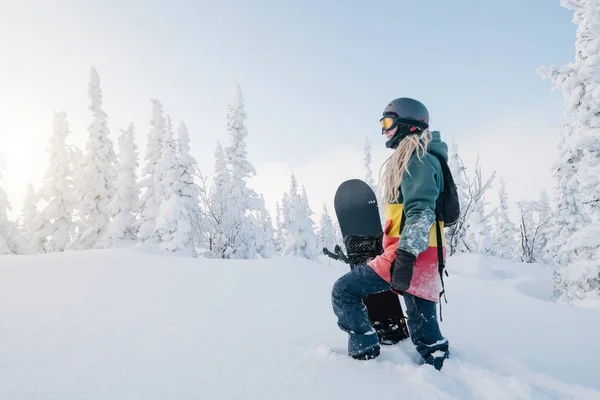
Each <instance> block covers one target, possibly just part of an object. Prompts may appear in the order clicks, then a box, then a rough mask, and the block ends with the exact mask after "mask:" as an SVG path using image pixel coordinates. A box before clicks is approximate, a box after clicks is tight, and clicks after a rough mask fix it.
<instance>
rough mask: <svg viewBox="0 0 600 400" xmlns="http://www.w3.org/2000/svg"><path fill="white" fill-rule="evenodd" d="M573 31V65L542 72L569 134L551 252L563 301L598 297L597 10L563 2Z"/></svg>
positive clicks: (592, 4) (574, 0)
mask: <svg viewBox="0 0 600 400" xmlns="http://www.w3.org/2000/svg"><path fill="white" fill-rule="evenodd" d="M561 5H562V6H563V7H565V8H568V9H569V10H572V11H573V12H574V16H573V22H574V23H575V24H576V25H577V33H576V40H575V60H574V61H573V62H571V63H569V64H568V65H566V66H563V67H556V66H552V67H550V68H540V69H538V72H539V73H540V74H541V75H542V76H543V77H545V78H548V79H550V80H552V81H553V83H554V84H555V89H557V90H560V91H561V92H562V94H563V97H564V101H565V114H566V117H567V125H568V129H567V131H566V132H565V134H564V136H563V138H562V142H561V144H560V155H559V158H558V160H557V163H556V164H557V165H556V169H555V180H556V184H557V190H556V192H557V194H558V199H557V215H556V220H555V224H554V225H555V230H554V232H553V233H554V234H553V236H554V240H553V243H551V247H552V248H555V249H558V250H559V251H558V254H557V257H556V258H557V260H558V263H557V269H556V271H555V275H554V289H555V295H556V296H557V297H559V298H561V299H563V300H566V301H569V302H570V301H574V300H578V299H583V298H585V297H588V296H600V239H598V238H599V237H600V235H599V232H598V231H599V229H598V224H599V223H600V195H599V193H600V191H599V190H598V186H599V185H600V178H599V177H600V115H599V114H598V110H599V109H600V82H599V81H598V79H597V76H598V75H599V74H600V63H598V54H599V53H600V25H599V24H598V21H599V20H600V7H598V4H597V2H596V1H595V0H563V1H562V2H561Z"/></svg>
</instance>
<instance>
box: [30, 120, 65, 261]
mask: <svg viewBox="0 0 600 400" xmlns="http://www.w3.org/2000/svg"><path fill="white" fill-rule="evenodd" d="M68 135H69V124H68V122H67V114H66V113H65V112H64V111H63V112H59V113H55V114H54V120H53V134H52V137H51V138H50V146H49V147H48V154H49V156H48V169H47V170H46V174H45V175H44V181H43V184H42V188H41V189H40V192H39V197H40V198H41V199H43V200H44V201H45V203H46V204H45V205H44V206H42V207H41V209H40V212H39V213H38V214H37V217H36V218H37V221H36V222H35V223H34V225H35V233H34V234H33V236H32V243H33V247H34V249H35V251H46V252H55V251H64V250H65V249H66V248H67V246H68V245H69V242H70V240H71V237H70V233H71V220H72V215H73V211H74V198H75V192H74V190H75V189H74V186H73V173H72V171H71V169H70V165H69V164H70V159H69V158H70V157H69V152H68V150H67V144H66V139H67V136H68ZM40 244H43V248H41V247H40Z"/></svg>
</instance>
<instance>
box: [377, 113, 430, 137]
mask: <svg viewBox="0 0 600 400" xmlns="http://www.w3.org/2000/svg"><path fill="white" fill-rule="evenodd" d="M379 122H380V123H381V133H382V134H385V132H386V131H389V130H391V129H394V128H395V127H397V126H398V125H406V126H407V127H410V132H414V131H417V130H419V127H418V126H415V125H419V124H420V122H419V121H415V120H412V119H406V118H399V117H398V116H397V115H395V114H390V115H386V116H384V117H383V118H381V119H380V120H379Z"/></svg>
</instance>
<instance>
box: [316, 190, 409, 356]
mask: <svg viewBox="0 0 600 400" xmlns="http://www.w3.org/2000/svg"><path fill="white" fill-rule="evenodd" d="M334 208H335V213H336V216H337V220H338V224H339V226H340V230H341V232H342V237H343V240H344V247H345V249H346V254H344V252H343V251H342V249H341V247H340V246H338V245H336V246H335V249H334V252H333V253H332V252H331V251H329V250H328V249H327V248H324V249H323V252H324V253H325V254H326V255H328V256H329V257H331V258H334V259H337V260H341V261H343V262H345V263H347V264H349V265H350V269H353V268H355V267H356V266H358V265H365V264H366V263H367V262H368V261H369V260H371V259H373V258H375V257H377V256H378V255H379V254H381V253H383V249H382V246H381V240H382V238H383V229H382V227H381V220H380V217H379V209H378V207H377V198H376V196H375V193H374V192H373V189H371V187H370V186H369V185H368V184H367V183H365V182H363V181H361V180H360V179H350V180H347V181H345V182H342V184H341V185H340V186H339V187H338V189H337V191H336V193H335V198H334ZM364 304H365V306H366V307H367V311H368V313H369V320H370V321H371V325H372V326H373V328H374V329H375V331H376V332H377V336H378V338H379V342H380V343H381V344H396V343H398V342H399V341H400V340H403V339H406V338H408V337H409V331H408V328H407V326H406V317H405V316H404V313H403V312H402V306H401V304H400V298H399V297H398V295H397V294H396V293H394V292H391V291H386V292H382V293H376V294H372V295H369V296H367V298H365V300H364Z"/></svg>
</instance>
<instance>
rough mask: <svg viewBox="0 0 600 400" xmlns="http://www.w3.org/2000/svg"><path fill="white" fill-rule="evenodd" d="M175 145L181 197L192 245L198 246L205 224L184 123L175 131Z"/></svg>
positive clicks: (195, 163)
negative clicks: (188, 222) (184, 206)
mask: <svg viewBox="0 0 600 400" xmlns="http://www.w3.org/2000/svg"><path fill="white" fill-rule="evenodd" d="M176 144H177V159H178V160H179V168H180V169H181V177H180V182H181V185H182V188H181V196H183V197H184V200H185V203H186V209H187V210H188V214H189V216H190V222H191V224H192V238H193V240H194V243H196V244H199V243H200V242H201V240H202V236H203V233H202V230H203V229H204V226H205V223H204V221H202V212H201V211H200V206H199V203H198V202H199V198H200V192H201V189H200V187H199V186H198V185H197V184H196V182H195V181H194V176H195V175H196V170H197V165H198V162H197V161H196V159H195V158H194V157H192V155H191V154H190V135H189V132H188V129H187V126H186V124H185V123H184V122H181V123H180V124H179V128H178V129H177V141H176Z"/></svg>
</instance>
